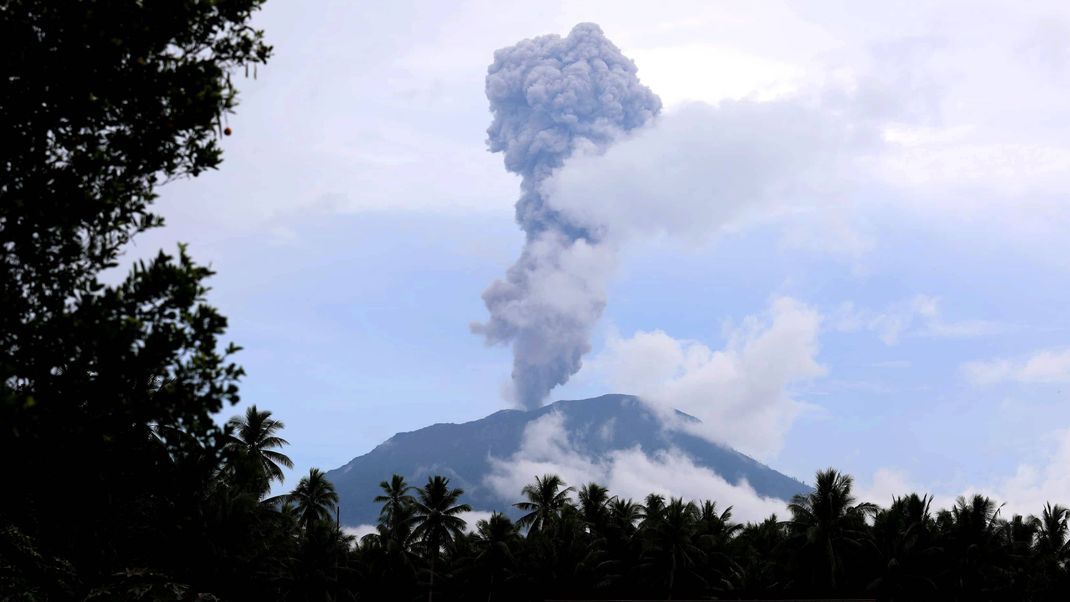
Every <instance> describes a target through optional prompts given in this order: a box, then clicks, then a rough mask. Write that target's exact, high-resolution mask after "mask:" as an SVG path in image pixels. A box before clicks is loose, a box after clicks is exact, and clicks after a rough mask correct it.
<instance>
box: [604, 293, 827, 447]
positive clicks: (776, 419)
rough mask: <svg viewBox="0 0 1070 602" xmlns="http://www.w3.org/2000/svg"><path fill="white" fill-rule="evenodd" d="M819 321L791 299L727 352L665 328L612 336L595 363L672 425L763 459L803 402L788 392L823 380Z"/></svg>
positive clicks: (736, 337)
mask: <svg viewBox="0 0 1070 602" xmlns="http://www.w3.org/2000/svg"><path fill="white" fill-rule="evenodd" d="M820 324H821V316H820V314H818V312H817V311H815V310H814V309H812V308H810V307H808V306H807V305H805V304H803V303H801V302H799V301H796V300H794V299H791V298H788V297H781V298H778V299H775V300H773V301H772V303H771V305H770V307H769V309H768V311H767V312H766V314H765V315H763V316H749V317H747V318H745V319H744V320H743V321H742V322H741V323H740V324H738V325H736V326H735V327H730V328H729V332H728V333H727V334H728V336H727V339H728V340H727V343H726V345H725V347H724V349H720V350H713V349H711V348H709V347H708V346H706V345H704V344H702V343H699V342H696V341H688V340H678V339H674V338H673V337H671V336H669V335H668V334H666V333H664V332H662V331H660V330H659V331H653V332H638V333H636V334H635V335H634V336H632V337H631V338H627V339H623V338H620V337H611V338H610V339H609V341H608V342H607V344H606V349H605V350H604V351H603V352H602V353H601V354H600V355H598V356H597V357H595V358H594V359H593V360H592V361H591V362H590V363H591V368H590V369H591V370H592V371H595V372H597V373H598V374H600V375H601V376H603V377H604V378H605V379H606V380H607V381H609V383H610V385H611V386H612V387H613V388H614V389H615V390H619V391H627V392H629V393H634V394H636V395H638V396H639V397H640V398H641V399H642V400H643V401H644V402H646V403H647V404H648V405H650V406H651V407H652V408H654V409H655V410H657V411H658V413H659V414H660V415H661V416H662V418H663V419H668V420H672V419H673V416H674V410H680V411H682V412H685V413H687V414H691V415H692V416H695V417H697V418H698V419H699V420H701V421H702V423H701V424H677V425H676V426H677V427H678V428H683V429H686V430H689V431H691V432H694V433H695V434H698V435H701V436H703V437H705V438H707V439H709V440H711V441H716V442H720V443H726V444H728V445H730V446H732V447H734V448H736V449H739V450H741V451H743V452H744V453H748V454H751V455H755V456H759V457H768V456H770V455H772V454H774V453H776V452H777V451H778V450H779V448H780V446H781V443H782V441H783V437H784V434H785V433H786V432H787V430H788V428H789V427H790V426H791V424H792V422H793V421H794V419H795V417H796V415H797V414H798V413H799V411H800V410H801V409H802V404H801V403H800V402H798V401H796V400H795V399H793V398H792V397H791V395H790V393H789V390H788V389H789V387H790V386H791V385H793V384H796V383H800V382H804V381H806V380H809V379H812V378H815V377H818V376H821V375H823V374H824V373H825V369H824V367H822V366H821V365H820V364H819V363H818V362H817V352H818V341H817V338H818V331H819V328H820Z"/></svg>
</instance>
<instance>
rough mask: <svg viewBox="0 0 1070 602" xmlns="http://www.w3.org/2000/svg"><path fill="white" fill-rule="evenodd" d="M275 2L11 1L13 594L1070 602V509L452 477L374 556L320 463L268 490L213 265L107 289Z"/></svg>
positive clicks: (277, 440) (200, 137) (156, 268)
mask: <svg viewBox="0 0 1070 602" xmlns="http://www.w3.org/2000/svg"><path fill="white" fill-rule="evenodd" d="M261 3H262V0H158V1H155V0H154V1H152V2H145V1H142V0H77V1H75V0H70V1H54V0H0V53H2V58H0V69H2V70H3V71H4V73H3V76H2V77H0V116H2V119H0V141H2V143H0V457H2V458H3V459H4V468H5V471H4V475H3V478H4V480H3V482H4V489H3V494H0V599H3V600H8V599H12V600H34V601H37V600H101V601H103V600H202V601H203V600H218V599H222V600H338V601H342V600H410V599H425V598H426V599H427V600H429V601H433V600H434V599H438V600H540V599H543V598H570V597H572V598H606V597H625V598H632V599H634V598H639V597H644V596H646V597H651V598H684V597H698V598H704V597H706V598H708V597H714V596H718V597H722V598H724V597H728V598H732V597H741V598H747V597H767V598H784V597H789V596H801V597H805V596H873V597H878V598H881V599H888V600H892V599H896V600H908V599H919V598H921V599H923V598H934V599H936V598H939V599H950V600H984V599H1015V600H1029V599H1033V600H1046V599H1055V598H1060V594H1063V596H1062V597H1061V598H1065V593H1066V592H1067V591H1070V583H1068V581H1067V579H1068V577H1067V570H1068V569H1067V562H1068V552H1070V544H1068V542H1067V512H1066V510H1064V509H1063V508H1062V507H1059V506H1048V507H1045V508H1043V509H1039V508H1038V509H1037V512H1038V516H1037V517H1036V518H1032V517H1029V518H1026V517H1019V516H1011V517H1005V516H1003V515H1002V513H1001V512H1000V509H999V507H998V506H997V505H995V503H994V502H992V501H990V500H988V499H985V498H981V497H976V498H972V499H966V500H961V501H960V502H959V504H958V505H957V506H956V507H954V508H951V509H946V510H940V511H936V510H935V509H932V508H930V507H929V498H926V497H919V496H916V495H909V496H906V497H904V498H901V499H897V500H895V501H894V503H892V504H891V506H890V507H889V508H885V509H881V508H877V507H875V506H871V505H868V504H860V503H857V502H856V501H855V500H854V499H852V497H851V494H850V480H849V479H847V478H846V477H844V476H841V475H838V474H836V473H835V472H832V471H829V472H824V473H820V474H819V475H818V478H817V482H816V491H815V493H814V494H812V495H809V496H806V497H802V498H799V499H797V500H794V501H793V503H792V504H791V505H790V506H788V508H787V509H786V512H785V515H784V517H783V518H784V519H786V520H779V519H778V518H776V517H770V518H769V519H768V520H766V521H764V522H761V523H758V524H747V525H740V524H737V523H735V522H733V521H732V517H731V512H730V509H729V508H721V507H719V506H718V505H717V504H715V503H714V501H709V502H707V501H698V502H689V501H683V500H679V499H663V498H660V497H658V496H649V497H647V498H646V499H644V500H638V501H631V500H626V499H620V498H618V497H614V496H613V495H612V494H611V492H608V491H606V490H605V489H603V488H601V487H599V486H597V485H594V484H588V485H586V486H583V487H581V488H580V489H579V490H578V491H575V492H573V491H571V490H570V489H569V488H568V487H566V485H565V484H564V483H562V482H560V480H559V479H557V478H555V477H553V476H543V477H540V478H539V479H537V480H536V481H535V482H534V483H533V484H532V485H531V486H529V487H527V488H525V489H524V491H523V492H518V498H519V499H520V501H519V502H518V503H517V506H516V509H517V511H518V512H519V513H521V514H518V516H522V517H523V518H521V519H520V520H519V521H518V522H517V523H513V522H512V521H511V520H510V519H509V518H507V517H505V516H503V515H500V514H496V515H493V516H492V517H491V518H490V519H489V520H487V521H485V522H483V521H481V522H479V523H478V524H476V525H465V524H464V522H463V520H462V518H461V517H462V516H463V513H464V512H465V511H466V510H467V506H465V505H464V503H463V492H461V491H460V490H458V489H455V488H452V487H451V486H450V483H449V481H448V480H446V479H444V478H440V477H434V478H431V479H429V480H428V482H427V483H418V484H415V485H418V487H417V488H412V487H410V486H409V484H407V483H405V481H404V480H403V479H401V478H400V477H395V478H393V479H391V480H390V481H387V482H385V483H384V486H383V493H382V496H381V497H380V498H379V499H378V501H379V503H381V504H382V514H381V517H380V524H379V525H378V529H377V532H376V533H374V534H372V535H370V536H368V537H365V538H363V539H361V540H360V541H359V542H358V541H356V540H355V539H354V538H353V537H351V536H349V535H347V534H346V533H345V531H344V529H342V528H340V526H339V525H338V524H337V522H336V518H335V517H336V516H337V514H336V511H337V503H338V497H337V494H336V493H335V491H334V488H333V487H332V485H331V484H330V483H329V482H328V481H327V480H326V478H325V477H324V474H323V473H322V472H320V471H318V470H311V471H310V472H309V473H308V474H307V475H305V476H303V477H302V478H300V479H299V481H298V482H297V483H296V484H294V487H293V489H292V490H291V491H290V492H289V493H286V494H284V495H275V496H272V495H271V492H272V490H273V489H275V490H282V489H280V487H281V485H280V484H279V483H281V480H282V477H283V469H284V468H287V467H290V465H291V463H290V460H289V458H287V456H286V455H284V453H283V452H282V451H281V450H282V448H283V446H284V445H285V444H286V442H285V440H284V439H282V437H281V430H282V424H281V423H280V422H278V421H276V420H275V419H274V418H273V417H272V415H271V413H270V412H267V411H263V410H259V409H257V408H255V407H252V408H249V409H248V411H246V412H245V413H244V414H243V415H241V416H238V417H235V418H234V419H232V420H229V421H222V420H220V419H219V417H220V416H221V413H222V412H223V411H224V410H225V408H227V407H228V406H231V405H233V404H234V403H237V401H238V394H239V389H238V381H239V379H240V378H241V376H242V370H241V368H240V367H239V366H238V365H237V364H236V363H235V362H234V361H233V354H234V353H235V352H237V351H238V349H237V348H236V347H235V346H233V345H224V344H223V342H222V341H221V340H220V339H221V337H222V336H223V334H224V333H225V331H226V326H227V321H226V318H225V317H224V316H223V315H221V314H220V313H219V312H218V311H217V310H216V309H215V308H213V307H212V306H211V305H209V304H208V302H207V300H206V297H207V293H208V288H207V284H206V282H207V279H208V278H209V277H210V276H211V274H212V272H211V270H209V269H208V268H206V267H204V266H201V265H198V264H197V262H195V261H194V260H193V258H192V257H191V256H190V255H189V254H188V253H187V252H186V249H185V247H180V248H179V249H178V251H177V252H176V253H174V254H167V253H163V252H161V253H159V254H157V255H156V256H155V257H153V258H151V259H148V260H144V261H139V262H136V263H134V264H133V265H132V266H130V267H129V269H128V270H127V275H126V277H125V278H122V277H119V276H117V274H116V273H117V271H118V270H117V269H116V268H118V266H119V263H120V258H121V255H122V252H123V251H124V250H125V249H128V248H129V244H130V243H131V241H133V240H134V238H135V237H136V236H137V235H139V234H140V233H142V232H144V231H146V230H149V229H151V228H155V227H159V226H161V225H162V223H163V220H162V219H161V218H160V217H159V215H157V214H156V213H153V211H152V204H153V201H154V199H155V198H156V187H157V186H158V185H160V184H163V183H165V182H169V181H172V180H175V179H179V178H184V177H195V176H197V175H198V174H200V173H203V172H204V171H206V170H209V169H215V168H217V167H218V166H219V165H220V162H221V156H222V154H221V149H220V147H219V144H218V143H219V140H220V139H221V137H223V136H225V135H230V134H232V133H233V132H232V131H231V129H230V128H229V127H227V124H226V118H227V115H228V114H229V113H230V112H231V111H232V110H233V109H234V108H235V107H236V98H237V90H236V88H235V86H234V84H233V83H232V78H235V77H236V76H237V75H239V74H243V75H244V74H248V75H252V76H255V74H256V69H257V67H258V65H260V64H263V63H265V62H266V61H267V59H268V58H269V56H270V53H271V49H270V47H269V46H267V45H266V44H265V43H264V40H263V35H262V33H261V32H260V31H259V30H257V29H255V28H254V27H252V26H251V25H250V19H251V18H252V15H253V13H254V12H255V11H256V9H257V8H259V6H260V4H261ZM225 201H226V199H221V202H225ZM573 498H575V500H576V501H573ZM1061 598H1060V599H1061Z"/></svg>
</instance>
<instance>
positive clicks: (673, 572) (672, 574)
mask: <svg viewBox="0 0 1070 602" xmlns="http://www.w3.org/2000/svg"><path fill="white" fill-rule="evenodd" d="M675 583H676V550H673V552H672V566H671V567H670V568H669V600H672V587H673V585H675Z"/></svg>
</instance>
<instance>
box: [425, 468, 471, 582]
mask: <svg viewBox="0 0 1070 602" xmlns="http://www.w3.org/2000/svg"><path fill="white" fill-rule="evenodd" d="M449 484H450V480H449V479H447V478H446V477H441V476H434V477H428V479H427V484H426V485H424V486H423V488H421V489H418V490H416V498H417V499H416V500H415V502H414V508H415V510H416V512H415V516H414V519H415V521H416V528H415V529H413V531H412V537H413V539H415V540H417V541H420V542H421V543H422V544H423V546H424V550H425V552H426V553H427V556H428V559H429V560H430V563H431V572H430V575H431V581H430V586H429V587H428V589H427V600H428V602H430V601H431V600H433V595H434V590H435V563H436V561H437V560H438V555H439V553H440V551H441V549H442V547H444V546H445V547H449V546H450V545H452V544H453V541H454V540H455V539H456V538H458V537H462V536H463V535H464V528H465V525H466V524H465V522H464V519H463V518H461V517H459V516H457V515H458V514H461V513H462V512H471V511H472V507H471V506H469V505H468V504H458V503H457V500H459V499H460V497H461V496H462V495H463V494H464V490H463V489H459V488H454V489H450V487H449Z"/></svg>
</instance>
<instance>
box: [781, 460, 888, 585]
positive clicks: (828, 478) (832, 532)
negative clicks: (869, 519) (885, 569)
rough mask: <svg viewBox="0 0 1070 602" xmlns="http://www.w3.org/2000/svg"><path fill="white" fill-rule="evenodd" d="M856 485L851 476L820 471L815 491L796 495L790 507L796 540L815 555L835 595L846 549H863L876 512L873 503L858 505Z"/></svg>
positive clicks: (825, 582)
mask: <svg viewBox="0 0 1070 602" xmlns="http://www.w3.org/2000/svg"><path fill="white" fill-rule="evenodd" d="M853 483H854V481H853V479H851V476H850V475H846V474H843V473H840V472H837V471H836V470H834V469H832V468H829V469H828V470H822V471H818V473H817V478H816V483H815V487H814V490H813V491H812V492H810V493H808V494H805V495H796V496H795V497H794V498H792V501H791V503H790V504H788V511H789V512H791V521H790V526H791V531H792V534H793V536H794V537H795V538H796V540H799V541H800V542H801V543H802V545H803V547H805V548H811V549H813V550H814V551H815V552H816V556H815V557H814V558H817V559H820V560H819V564H822V565H824V566H823V567H822V569H823V570H822V572H823V573H824V579H822V581H823V582H824V583H823V585H825V586H827V587H829V588H831V590H833V591H834V590H836V589H837V587H838V582H839V579H840V577H841V576H842V575H843V573H844V571H843V555H844V552H845V551H846V550H845V548H852V549H857V548H859V547H860V546H861V544H862V536H863V534H864V531H865V527H866V523H865V518H866V516H867V515H871V514H873V513H874V512H876V510H877V506H875V505H873V504H870V503H866V502H863V503H860V504H856V503H855V498H854V496H853V495H851V487H852V485H853Z"/></svg>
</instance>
